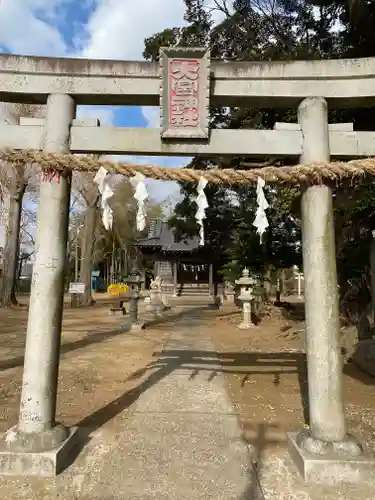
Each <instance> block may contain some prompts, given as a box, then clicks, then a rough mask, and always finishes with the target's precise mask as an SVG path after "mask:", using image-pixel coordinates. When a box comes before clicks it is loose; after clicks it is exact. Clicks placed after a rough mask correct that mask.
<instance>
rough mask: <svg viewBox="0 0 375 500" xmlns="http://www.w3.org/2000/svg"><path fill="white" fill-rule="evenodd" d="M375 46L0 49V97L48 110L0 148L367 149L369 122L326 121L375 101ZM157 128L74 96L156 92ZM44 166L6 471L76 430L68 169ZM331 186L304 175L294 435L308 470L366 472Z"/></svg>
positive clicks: (59, 451)
mask: <svg viewBox="0 0 375 500" xmlns="http://www.w3.org/2000/svg"><path fill="white" fill-rule="evenodd" d="M374 75H375V59H361V60H330V61H306V62H304V61H299V62H277V63H269V62H266V63H258V62H257V63H252V62H241V63H212V64H210V60H209V54H208V52H207V51H206V50H205V49H200V48H198V49H178V50H177V49H173V50H171V49H164V50H162V51H161V63H160V65H158V64H154V63H148V62H136V63H135V62H124V61H92V60H72V59H51V58H38V57H23V56H14V55H4V54H2V55H0V101H10V102H27V103H43V104H45V103H46V104H47V114H46V118H45V119H43V120H38V119H30V118H28V119H26V118H25V119H21V121H20V124H19V125H9V124H1V125H0V148H2V149H3V150H4V148H12V149H16V150H17V149H18V150H21V149H33V150H44V151H45V152H47V153H48V152H50V153H68V152H70V153H98V154H107V153H109V154H132V155H134V154H141V155H146V154H149V155H180V156H193V155H196V154H199V155H207V156H215V155H217V156H231V155H236V156H247V157H249V158H256V157H262V156H265V155H270V156H273V157H283V156H288V157H291V156H294V157H295V158H296V161H298V158H300V159H301V162H302V163H304V164H306V165H308V164H311V163H324V164H326V163H328V162H329V161H330V158H336V159H351V158H365V157H369V156H375V132H353V128H352V126H351V124H338V125H329V124H328V119H327V102H328V104H329V105H330V106H333V107H348V106H355V107H359V106H368V105H369V103H371V104H372V103H373V104H375V81H374V80H375V76H374ZM210 102H211V103H212V104H214V105H216V104H220V105H224V106H234V105H245V106H259V107H268V108H269V107H270V106H277V107H280V106H287V107H292V106H296V107H298V122H299V123H298V124H296V125H290V124H276V126H275V129H274V130H209V129H208V105H209V103H210ZM159 103H160V104H161V107H162V118H161V128H160V129H135V128H118V127H98V126H97V122H96V121H92V120H91V121H90V120H89V121H79V120H76V119H75V116H76V106H77V105H80V104H92V105H95V104H97V105H98V104H101V105H102V104H107V105H115V104H116V105H130V104H131V105H159ZM50 167H51V168H50V169H49V170H44V173H43V175H42V178H41V186H40V201H39V208H38V222H37V235H36V261H35V265H34V272H33V281H32V290H31V297H30V309H29V319H28V326H27V337H26V351H25V361H24V374H23V382H22V394H21V402H20V411H19V419H18V424H17V425H16V426H15V427H14V428H12V429H10V430H9V431H8V432H7V433H6V434H5V436H4V437H3V439H2V441H1V444H0V472H1V473H3V474H33V475H42V476H47V475H54V474H56V473H58V472H59V471H60V470H61V469H62V468H63V467H64V463H65V460H66V458H67V456H68V455H69V454H70V453H71V452H72V448H73V446H74V445H75V444H76V441H77V432H76V429H67V428H66V427H64V426H63V425H61V424H58V423H56V421H55V410H56V396H57V379H58V366H59V351H60V336H61V323H62V311H63V282H64V264H65V257H66V246H67V229H68V217H69V199H70V188H71V173H70V172H69V171H64V172H61V171H60V170H59V171H58V170H56V169H53V165H50ZM333 229H334V228H333V209H332V193H331V189H330V187H329V186H328V185H325V184H320V185H309V184H306V185H303V186H302V233H303V261H304V274H305V299H306V333H307V344H308V353H307V360H308V378H309V401H310V429H309V430H308V431H306V430H303V431H301V432H300V433H298V434H293V433H292V434H290V435H289V436H288V439H289V447H290V452H291V456H292V458H293V459H294V461H295V463H296V464H297V466H298V468H299V470H300V472H301V473H302V475H303V477H304V478H305V479H306V480H308V481H317V482H319V481H320V480H323V479H324V478H327V477H329V478H331V480H332V481H334V480H337V481H343V480H344V481H361V480H365V479H367V477H368V476H369V475H371V474H372V473H373V471H374V461H373V460H372V459H371V458H369V457H367V455H366V454H365V453H364V452H363V450H362V447H361V445H360V444H359V443H358V442H357V441H356V440H355V439H354V438H353V437H352V436H350V435H349V434H348V433H347V426H346V420H345V414H344V403H343V395H342V359H341V352H340V342H339V309H338V295H337V286H336V285H337V279H336V262H335V242H334V230H333Z"/></svg>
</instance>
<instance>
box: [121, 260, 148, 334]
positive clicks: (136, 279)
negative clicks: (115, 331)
mask: <svg viewBox="0 0 375 500" xmlns="http://www.w3.org/2000/svg"><path fill="white" fill-rule="evenodd" d="M143 282H144V280H143V278H142V276H141V273H140V271H139V269H137V268H136V267H134V268H133V269H132V271H131V273H130V275H129V276H128V277H127V278H126V279H125V283H126V284H127V285H128V286H129V296H130V301H129V318H130V324H131V329H132V330H139V329H141V328H143V326H144V325H143V324H142V323H140V322H139V320H138V301H139V299H140V295H141V293H140V292H141V286H142V283H143Z"/></svg>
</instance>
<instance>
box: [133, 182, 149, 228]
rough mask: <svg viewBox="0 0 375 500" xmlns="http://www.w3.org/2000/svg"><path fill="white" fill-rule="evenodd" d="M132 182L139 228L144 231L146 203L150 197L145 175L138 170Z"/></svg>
mask: <svg viewBox="0 0 375 500" xmlns="http://www.w3.org/2000/svg"><path fill="white" fill-rule="evenodd" d="M130 183H131V185H132V186H133V188H134V198H135V199H136V200H137V205H138V209H137V217H136V221H137V230H138V231H143V230H144V228H145V227H146V205H145V201H146V200H147V198H148V193H147V189H146V184H145V176H144V175H142V174H141V173H140V172H137V173H136V175H135V176H134V177H132V178H131V179H130Z"/></svg>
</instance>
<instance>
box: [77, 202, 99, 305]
mask: <svg viewBox="0 0 375 500" xmlns="http://www.w3.org/2000/svg"><path fill="white" fill-rule="evenodd" d="M96 217H97V208H96V204H94V205H89V206H88V207H87V208H86V212H85V221H84V226H83V244H82V252H81V266H80V267H81V269H80V281H81V283H84V284H85V293H84V294H83V295H82V297H81V300H80V302H81V305H83V306H91V305H92V304H93V303H94V299H93V298H92V293H91V279H92V277H91V273H92V265H93V253H94V233H95V227H96Z"/></svg>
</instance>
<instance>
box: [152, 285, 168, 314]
mask: <svg viewBox="0 0 375 500" xmlns="http://www.w3.org/2000/svg"><path fill="white" fill-rule="evenodd" d="M161 284H162V279H161V278H160V277H159V276H157V277H156V278H155V279H154V280H151V283H150V303H149V304H148V305H147V310H149V311H151V312H153V313H155V314H160V313H161V312H163V311H164V310H165V308H166V307H165V305H164V303H163V295H162V291H161Z"/></svg>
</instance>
